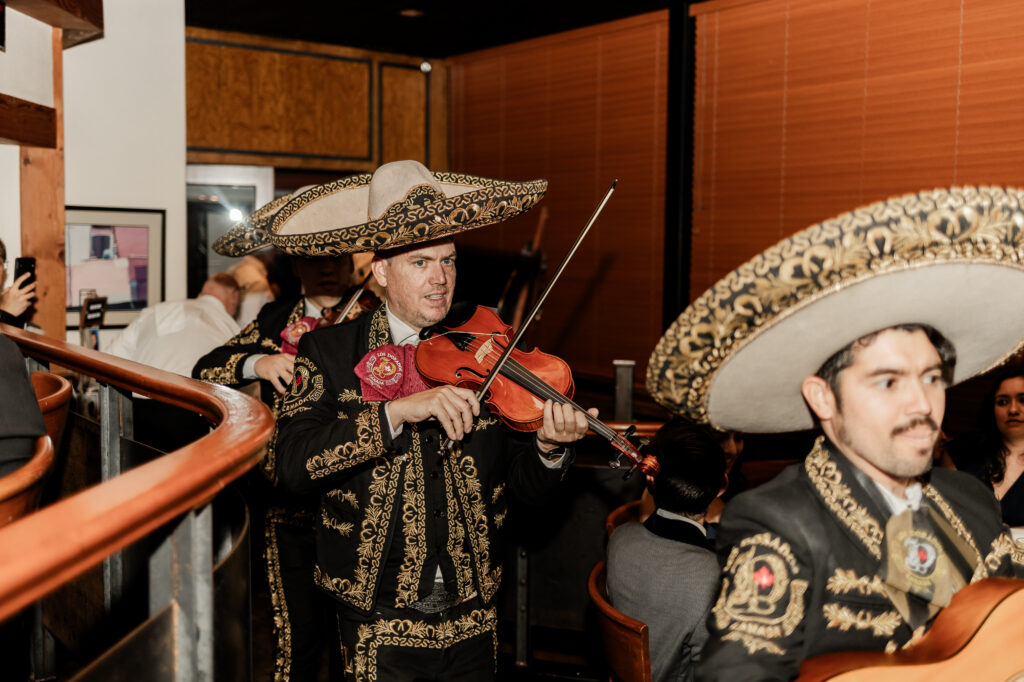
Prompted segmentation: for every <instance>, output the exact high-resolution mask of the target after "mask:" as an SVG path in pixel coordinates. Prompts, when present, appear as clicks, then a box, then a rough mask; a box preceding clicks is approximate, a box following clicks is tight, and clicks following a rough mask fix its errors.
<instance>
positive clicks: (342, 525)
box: [320, 507, 355, 538]
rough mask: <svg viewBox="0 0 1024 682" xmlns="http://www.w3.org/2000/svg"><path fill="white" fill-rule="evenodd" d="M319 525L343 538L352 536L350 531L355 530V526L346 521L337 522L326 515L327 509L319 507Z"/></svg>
mask: <svg viewBox="0 0 1024 682" xmlns="http://www.w3.org/2000/svg"><path fill="white" fill-rule="evenodd" d="M320 523H321V524H322V525H323V526H324V527H325V528H330V529H331V530H333V531H335V532H336V533H338V535H340V536H342V537H345V538H347V537H348V536H350V535H352V529H353V528H355V526H354V525H353V524H351V523H349V522H348V521H338V520H337V519H335V518H334V517H332V516H330V515H329V514H328V513H327V509H326V508H324V507H320Z"/></svg>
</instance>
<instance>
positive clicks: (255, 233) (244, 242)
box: [211, 173, 370, 257]
mask: <svg viewBox="0 0 1024 682" xmlns="http://www.w3.org/2000/svg"><path fill="white" fill-rule="evenodd" d="M356 177H360V178H364V182H367V183H368V182H369V181H370V174H369V173H364V174H362V175H360V176H356ZM347 179H351V178H347ZM310 187H312V185H307V186H306V187H301V188H299V189H297V190H295V191H294V192H292V193H291V194H285V195H284V196H281V197H278V198H276V199H274V200H273V201H271V202H269V203H266V204H264V205H263V206H260V207H259V208H257V209H256V210H255V211H253V212H252V213H251V214H250V215H249V217H248V218H246V219H245V220H243V221H242V222H240V223H238V224H237V225H235V226H234V227H232V228H231V229H230V230H228V232H227V233H226V234H224V235H223V236H221V237H219V238H218V239H217V240H216V241H214V242H213V244H212V245H211V248H212V249H213V250H214V251H216V252H217V253H219V254H220V255H222V256H231V257H238V256H244V255H246V254H249V253H252V252H253V251H256V250H258V249H262V248H264V247H269V246H271V244H270V242H268V241H267V230H268V228H269V227H270V222H271V221H272V220H273V219H274V216H275V215H277V212H278V211H280V210H281V207H282V206H284V205H285V204H287V203H288V202H289V201H291V200H292V199H293V198H294V197H295V196H297V195H299V194H301V193H303V192H305V191H306V190H307V189H309V188H310Z"/></svg>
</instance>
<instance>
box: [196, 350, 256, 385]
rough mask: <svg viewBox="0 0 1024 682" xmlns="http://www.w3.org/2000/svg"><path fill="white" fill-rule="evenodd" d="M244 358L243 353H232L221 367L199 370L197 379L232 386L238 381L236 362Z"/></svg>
mask: <svg viewBox="0 0 1024 682" xmlns="http://www.w3.org/2000/svg"><path fill="white" fill-rule="evenodd" d="M244 357H245V353H234V354H233V355H232V356H231V357H229V358H228V361H227V362H225V363H224V364H223V365H222V366H221V367H207V368H206V369H202V370H199V378H200V379H202V380H203V381H206V382H209V383H213V384H233V383H235V382H236V381H238V379H237V378H236V373H237V371H238V362H239V361H240V360H241V359H242V358H244Z"/></svg>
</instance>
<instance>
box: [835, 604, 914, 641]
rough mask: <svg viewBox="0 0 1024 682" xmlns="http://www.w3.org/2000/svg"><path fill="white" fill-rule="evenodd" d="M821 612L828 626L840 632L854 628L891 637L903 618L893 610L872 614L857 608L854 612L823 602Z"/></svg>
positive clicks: (878, 635) (875, 634)
mask: <svg viewBox="0 0 1024 682" xmlns="http://www.w3.org/2000/svg"><path fill="white" fill-rule="evenodd" d="M821 613H822V615H823V616H824V617H825V621H826V623H827V625H828V627H830V628H838V629H839V631H840V632H847V631H848V630H850V628H853V629H854V630H871V634H873V635H874V636H875V637H892V634H893V633H894V632H896V628H898V627H899V626H900V625H901V624H902V623H903V619H902V618H900V614H898V613H896V612H895V611H886V612H884V613H879V614H872V613H871V612H870V611H864V610H859V611H857V612H856V613H854V612H853V611H852V610H851V609H849V608H847V607H845V606H841V605H839V604H833V603H829V604H824V605H822V607H821Z"/></svg>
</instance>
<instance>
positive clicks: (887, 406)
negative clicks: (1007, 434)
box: [647, 187, 1024, 680]
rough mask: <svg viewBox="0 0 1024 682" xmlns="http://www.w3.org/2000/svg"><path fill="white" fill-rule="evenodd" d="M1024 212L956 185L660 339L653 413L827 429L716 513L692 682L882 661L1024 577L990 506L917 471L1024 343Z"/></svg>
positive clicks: (769, 268) (971, 484)
mask: <svg viewBox="0 0 1024 682" xmlns="http://www.w3.org/2000/svg"><path fill="white" fill-rule="evenodd" d="M1022 205H1024V193H1022V192H1021V191H1019V190H1009V189H1008V190H1002V189H1000V188H997V187H986V188H977V189H975V188H970V187H963V188H956V189H952V190H949V191H943V190H935V191H931V192H921V193H919V194H910V195H906V196H904V197H900V198H896V199H891V200H889V201H886V202H880V203H878V204H875V205H872V206H868V207H864V208H861V209H859V210H857V211H855V212H852V213H847V214H844V215H842V216H839V217H838V218H835V219H833V220H830V221H827V222H825V223H821V224H819V225H815V226H812V227H810V228H808V229H806V230H804V231H802V232H800V233H797V234H796V235H794V236H793V237H791V238H789V239H787V240H784V241H782V242H780V243H779V244H777V245H776V246H774V247H772V248H771V249H769V250H768V251H766V252H765V253H763V254H761V255H760V256H758V257H756V258H754V259H753V260H752V261H750V262H749V263H747V264H745V265H744V266H741V267H740V268H738V269H737V270H735V271H733V272H732V273H731V274H729V275H728V276H727V277H726V278H725V279H724V280H723V281H721V282H719V283H718V284H716V285H715V287H714V288H712V289H710V290H708V292H706V293H705V294H704V295H703V296H702V297H700V298H699V299H698V300H696V301H695V302H694V303H693V304H692V305H691V307H690V308H688V309H687V310H685V311H684V312H683V313H682V314H681V315H680V316H679V318H678V319H677V320H676V322H675V323H673V325H672V326H671V327H670V328H669V330H668V331H666V333H665V335H664V336H663V337H662V340H661V342H659V344H658V346H657V347H656V348H655V350H654V353H653V355H652V356H651V361H650V365H649V369H648V375H647V383H648V389H649V390H650V391H651V393H652V395H654V396H655V398H656V399H657V400H658V402H660V403H661V404H662V405H664V406H666V407H668V408H669V409H671V410H673V411H674V412H677V413H680V414H685V415H688V416H690V417H691V418H693V419H697V420H702V421H707V422H710V423H711V424H712V425H713V426H715V427H717V428H720V429H727V430H736V431H740V432H744V433H758V432H760V433H766V432H788V431H798V430H803V429H808V428H811V427H812V426H818V427H819V428H820V429H821V431H822V432H823V435H821V436H820V437H819V438H818V440H817V442H816V443H815V445H814V447H813V449H812V450H811V452H810V453H809V454H808V455H807V456H806V458H805V459H804V461H803V462H802V463H799V464H795V465H793V466H791V467H789V468H788V469H786V470H785V471H783V472H782V473H781V474H780V475H779V476H778V477H776V478H775V479H774V480H773V481H771V482H769V483H767V484H765V485H762V486H760V487H759V488H756V489H754V490H751V491H749V492H746V493H742V494H740V495H738V496H737V497H735V498H734V499H733V500H732V501H731V502H730V503H729V504H727V505H726V507H725V510H724V512H723V513H722V520H721V525H720V528H719V535H718V541H717V551H718V555H719V563H720V565H721V567H722V570H723V573H722V586H721V590H720V592H719V595H718V598H717V601H716V602H715V605H714V607H713V608H712V614H711V616H710V617H709V619H708V627H709V630H710V638H709V641H708V644H707V646H706V647H705V648H704V655H703V658H702V661H701V664H700V666H699V668H698V670H697V678H698V679H703V680H740V679H742V680H765V679H771V680H788V679H792V678H794V677H796V676H797V674H798V672H799V671H800V667H801V663H802V662H803V661H804V660H805V659H808V658H812V657H817V656H820V655H822V654H829V653H836V652H847V651H852V650H876V651H885V652H894V651H897V650H899V649H902V648H904V647H907V646H908V645H911V644H913V643H915V642H916V641H918V640H919V639H920V638H921V637H922V636H926V634H925V633H926V632H927V631H928V629H929V628H930V627H931V626H932V624H933V622H934V619H935V617H936V615H937V614H938V613H939V612H940V611H942V609H944V608H945V607H946V606H948V605H949V604H950V600H951V598H952V597H953V595H954V593H955V592H957V591H958V590H959V589H961V588H962V587H964V586H965V585H967V584H969V583H973V582H975V581H978V580H981V579H983V578H986V577H990V576H1007V577H1013V576H1016V577H1021V575H1022V573H1024V548H1022V547H1021V546H1020V545H1017V544H1015V543H1014V542H1013V540H1012V539H1011V537H1010V534H1009V532H1008V530H1007V528H1006V527H1005V526H1004V525H1003V524H1002V522H1001V519H1000V514H999V505H998V503H997V502H996V500H995V498H994V497H993V495H992V491H991V490H990V489H987V488H986V487H985V486H983V485H981V484H980V483H979V482H978V481H977V480H975V479H972V478H971V477H969V476H967V475H965V474H962V473H959V472H956V471H950V470H947V469H941V468H936V469H932V461H933V457H932V454H933V446H934V444H935V440H936V438H937V437H938V435H939V428H940V426H941V424H942V417H943V412H944V408H945V389H946V387H947V386H948V385H950V384H952V383H955V382H958V381H962V380H964V379H967V378H969V377H970V376H971V375H973V374H976V373H979V372H982V371H984V370H986V369H988V368H989V367H991V366H992V365H993V364H995V363H997V362H999V361H1000V360H1001V359H1002V358H1005V357H1006V356H1008V355H1009V354H1010V352H1011V351H1013V350H1014V349H1015V348H1016V347H1017V346H1018V345H1019V344H1020V342H1021V339H1022V338H1024V320H1022V319H1021V317H1020V315H1019V314H1018V313H1017V311H1019V309H1020V306H1021V305H1022V304H1024V286H1022V285H1024V269H1021V267H1020V264H1019V263H1018V262H1017V260H1018V259H1017V256H1016V254H1017V253H1018V252H1019V249H1020V247H1021V241H1022V235H1021V232H1020V230H1019V229H1015V228H1011V227H1010V226H1013V225H1016V224H1020V222H1021V221H1022V220H1024V211H1022V209H1021V206H1022ZM924 225H927V226H928V229H921V226H924ZM982 253H983V254H984V256H980V255H979V254H982ZM997 301H998V302H997ZM709 330H719V331H716V332H709ZM701 377H704V378H707V377H710V379H709V380H707V381H699V380H698V379H700V378H701ZM949 653H950V654H952V653H953V652H949ZM1004 654H1005V652H998V653H995V654H994V656H993V657H992V658H998V657H999V656H1001V655H1004ZM882 658H884V657H882ZM976 672H977V675H976V676H975V675H969V676H968V677H971V678H973V679H982V678H984V679H989V678H988V677H986V675H985V674H984V673H983V671H976ZM939 677H940V678H942V679H950V677H949V676H946V677H943V676H942V675H941V674H940V675H939ZM1000 679H1002V678H1000Z"/></svg>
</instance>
